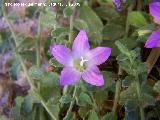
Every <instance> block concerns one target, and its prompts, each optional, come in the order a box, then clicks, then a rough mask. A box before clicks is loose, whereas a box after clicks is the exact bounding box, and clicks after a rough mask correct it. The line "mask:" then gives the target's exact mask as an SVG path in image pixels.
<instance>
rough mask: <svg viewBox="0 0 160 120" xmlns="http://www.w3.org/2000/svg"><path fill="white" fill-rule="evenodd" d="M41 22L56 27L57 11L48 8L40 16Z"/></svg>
mask: <svg viewBox="0 0 160 120" xmlns="http://www.w3.org/2000/svg"><path fill="white" fill-rule="evenodd" d="M40 21H41V24H42V25H44V26H46V27H51V28H55V27H56V25H57V22H56V13H55V12H53V11H52V10H46V11H45V12H44V13H42V14H41V16H40Z"/></svg>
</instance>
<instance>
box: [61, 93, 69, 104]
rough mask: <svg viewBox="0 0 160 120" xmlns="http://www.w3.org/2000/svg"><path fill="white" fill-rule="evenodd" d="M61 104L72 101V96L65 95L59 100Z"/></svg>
mask: <svg viewBox="0 0 160 120" xmlns="http://www.w3.org/2000/svg"><path fill="white" fill-rule="evenodd" d="M59 101H60V103H61V104H67V103H70V102H71V101H72V96H71V95H67V94H66V95H63V96H62V97H61V99H60V100H59Z"/></svg>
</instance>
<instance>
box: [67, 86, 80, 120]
mask: <svg viewBox="0 0 160 120" xmlns="http://www.w3.org/2000/svg"><path fill="white" fill-rule="evenodd" d="M76 93H77V86H76V85H75V87H74V92H73V96H72V99H73V100H72V101H71V103H70V106H69V109H68V111H67V114H66V116H65V117H64V119H66V118H67V117H68V116H69V114H70V113H71V112H72V108H73V106H74V103H75V101H76Z"/></svg>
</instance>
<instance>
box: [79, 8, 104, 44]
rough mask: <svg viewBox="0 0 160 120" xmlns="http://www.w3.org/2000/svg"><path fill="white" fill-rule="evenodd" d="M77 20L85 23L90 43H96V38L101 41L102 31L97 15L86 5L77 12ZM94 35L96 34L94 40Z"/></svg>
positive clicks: (101, 24)
mask: <svg viewBox="0 0 160 120" xmlns="http://www.w3.org/2000/svg"><path fill="white" fill-rule="evenodd" d="M79 18H80V19H81V20H83V21H85V22H86V23H87V26H88V29H89V31H88V33H89V37H90V38H91V40H92V41H96V40H97V38H98V39H101V38H102V34H100V33H101V31H102V29H103V23H102V21H101V19H100V18H99V17H98V16H97V14H96V13H95V12H94V11H93V10H92V9H91V8H90V7H89V6H87V5H84V6H82V7H81V8H80V10H79ZM94 34H97V37H96V38H94V37H93V36H94Z"/></svg>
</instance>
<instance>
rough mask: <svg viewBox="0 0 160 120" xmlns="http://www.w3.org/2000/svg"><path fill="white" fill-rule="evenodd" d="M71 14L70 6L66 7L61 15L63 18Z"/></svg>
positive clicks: (71, 8)
mask: <svg viewBox="0 0 160 120" xmlns="http://www.w3.org/2000/svg"><path fill="white" fill-rule="evenodd" d="M72 13H73V7H71V6H68V7H66V8H65V9H64V10H63V14H64V16H65V17H69V16H71V15H72Z"/></svg>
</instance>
